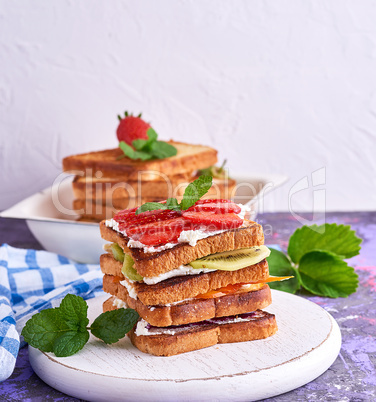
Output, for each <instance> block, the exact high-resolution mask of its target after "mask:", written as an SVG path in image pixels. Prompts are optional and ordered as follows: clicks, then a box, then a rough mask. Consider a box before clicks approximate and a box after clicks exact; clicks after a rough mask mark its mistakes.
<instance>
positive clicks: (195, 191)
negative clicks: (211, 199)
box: [180, 175, 213, 210]
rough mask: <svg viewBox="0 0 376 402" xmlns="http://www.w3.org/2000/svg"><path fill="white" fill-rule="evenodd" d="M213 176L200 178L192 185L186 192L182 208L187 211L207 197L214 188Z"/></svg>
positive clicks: (181, 204)
mask: <svg viewBox="0 0 376 402" xmlns="http://www.w3.org/2000/svg"><path fill="white" fill-rule="evenodd" d="M212 181H213V177H212V176H206V175H203V176H200V177H199V178H198V179H196V180H195V181H193V182H192V183H190V184H189V185H188V186H187V188H186V189H185V191H184V195H183V199H182V201H181V203H180V208H181V209H182V210H186V209H188V208H190V207H191V206H192V205H194V204H195V203H196V202H197V201H198V200H199V199H200V198H201V197H202V196H203V195H205V194H206V193H207V192H208V191H209V189H210V187H211V186H212Z"/></svg>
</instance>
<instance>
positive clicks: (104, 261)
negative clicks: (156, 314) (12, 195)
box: [100, 254, 269, 306]
mask: <svg viewBox="0 0 376 402" xmlns="http://www.w3.org/2000/svg"><path fill="white" fill-rule="evenodd" d="M100 265H101V269H102V272H104V273H105V274H106V275H105V276H104V277H103V290H104V291H105V292H108V293H111V291H110V289H112V287H110V286H109V284H110V282H113V281H114V277H115V276H116V277H119V279H120V280H123V279H124V276H123V274H121V263H120V262H118V261H116V260H115V259H114V258H113V257H112V256H111V255H109V254H103V255H102V256H101V258H100ZM119 270H120V275H119ZM108 273H110V274H108ZM268 277H269V269H268V263H267V261H266V260H263V261H261V262H259V263H258V264H255V265H252V266H250V267H246V268H243V269H239V270H237V271H213V272H208V273H205V274H204V273H203V274H198V275H186V276H177V277H174V278H170V279H166V280H165V281H162V282H159V283H157V284H155V285H146V284H145V283H143V282H134V283H133V286H134V289H135V291H136V293H137V297H138V298H139V299H140V301H141V302H142V303H143V304H146V305H152V306H155V305H157V304H168V303H175V302H177V301H180V300H185V299H190V298H192V297H195V296H197V295H199V294H203V293H207V292H209V291H210V290H215V289H219V288H221V287H224V286H227V285H230V284H235V283H248V282H256V281H262V280H263V279H266V278H268ZM118 281H119V280H118ZM120 286H121V285H120ZM121 288H123V289H125V287H123V286H121ZM112 294H114V293H112ZM115 296H117V295H115ZM119 298H120V299H122V300H124V301H126V300H125V299H123V298H122V297H119Z"/></svg>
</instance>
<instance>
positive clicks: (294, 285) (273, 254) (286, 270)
mask: <svg viewBox="0 0 376 402" xmlns="http://www.w3.org/2000/svg"><path fill="white" fill-rule="evenodd" d="M267 261H268V265H269V274H270V275H272V276H294V278H290V279H287V280H284V281H280V282H270V283H268V285H269V286H270V287H271V288H272V289H277V290H282V291H284V292H288V293H295V292H296V291H297V290H298V289H299V288H300V283H299V274H298V272H297V270H296V269H295V268H294V267H293V266H292V265H291V263H290V261H289V259H288V258H287V257H286V255H285V254H284V253H282V252H281V251H278V250H275V249H273V248H270V255H269V257H267Z"/></svg>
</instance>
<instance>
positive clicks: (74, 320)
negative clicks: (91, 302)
mask: <svg viewBox="0 0 376 402" xmlns="http://www.w3.org/2000/svg"><path fill="white" fill-rule="evenodd" d="M59 308H60V313H61V316H62V317H63V319H64V321H65V323H66V324H67V326H68V327H69V328H70V329H71V330H73V331H77V330H78V329H79V328H86V326H87V325H88V324H89V320H88V318H87V303H86V301H85V300H84V299H83V298H82V297H80V296H76V295H73V294H68V295H66V296H65V297H64V299H63V300H62V302H61V303H60V307H59Z"/></svg>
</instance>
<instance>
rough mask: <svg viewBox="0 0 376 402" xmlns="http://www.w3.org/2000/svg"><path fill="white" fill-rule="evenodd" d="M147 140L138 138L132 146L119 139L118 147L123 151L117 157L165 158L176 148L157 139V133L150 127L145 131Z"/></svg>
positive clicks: (175, 151)
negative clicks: (122, 153)
mask: <svg viewBox="0 0 376 402" xmlns="http://www.w3.org/2000/svg"><path fill="white" fill-rule="evenodd" d="M146 135H147V136H148V139H147V140H143V139H138V140H134V141H133V142H132V145H133V148H132V147H131V146H129V145H128V144H126V143H125V142H124V141H120V143H119V147H120V149H121V150H122V151H123V152H124V155H121V156H120V157H119V158H118V159H121V158H124V157H126V156H127V157H128V158H130V159H134V160H137V159H141V160H142V161H146V160H150V159H165V158H169V157H170V156H175V155H176V154H177V153H178V150H177V149H176V148H175V147H174V146H173V145H171V144H169V143H168V142H164V141H158V134H157V133H156V132H155V130H154V129H153V128H151V127H149V128H148V131H147V132H146Z"/></svg>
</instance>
